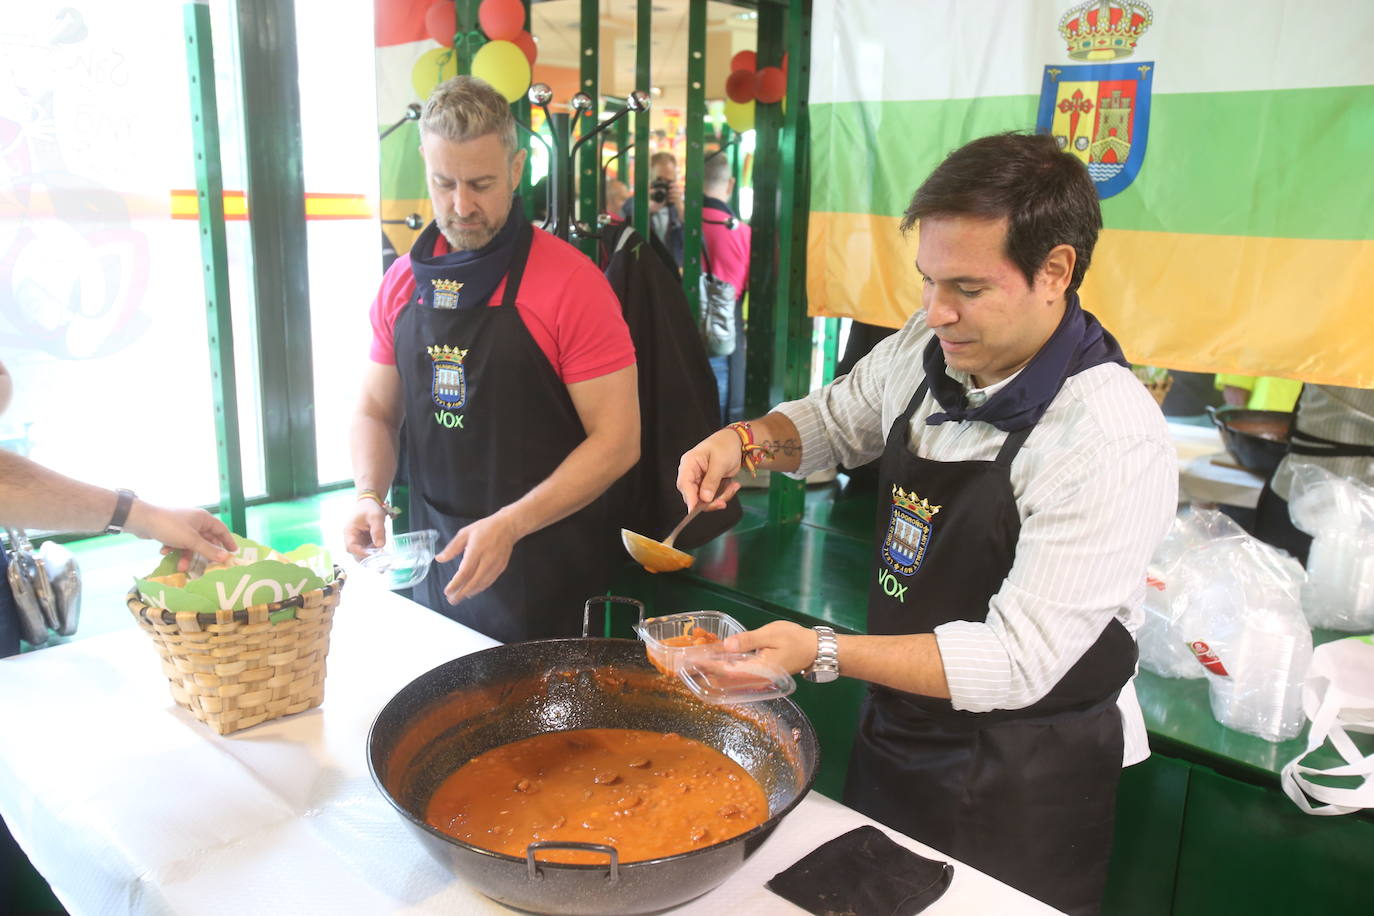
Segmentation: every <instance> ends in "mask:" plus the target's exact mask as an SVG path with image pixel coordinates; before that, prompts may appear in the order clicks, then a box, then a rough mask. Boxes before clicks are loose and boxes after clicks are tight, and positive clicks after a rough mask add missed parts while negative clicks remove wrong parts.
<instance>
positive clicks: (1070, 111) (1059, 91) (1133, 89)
mask: <svg viewBox="0 0 1374 916" xmlns="http://www.w3.org/2000/svg"><path fill="white" fill-rule="evenodd" d="M1153 21H1154V14H1153V12H1152V11H1151V10H1150V7H1149V6H1148V5H1146V4H1145V3H1142V2H1139V0H1089V2H1087V3H1081V4H1079V5H1078V6H1075V7H1073V8H1072V9H1070V10H1069V11H1068V12H1066V13H1065V14H1064V15H1063V16H1062V17H1061V18H1060V20H1059V34H1060V35H1061V36H1062V37H1063V38H1064V40H1065V41H1066V42H1067V43H1068V55H1069V57H1070V58H1072V59H1074V60H1083V61H1090V62H1091V63H1088V64H1086V65H1083V66H1068V65H1065V66H1053V65H1050V66H1047V67H1045V75H1044V79H1043V81H1042V82H1041V89H1040V110H1039V115H1038V117H1037V118H1036V124H1035V129H1036V131H1037V132H1039V133H1042V134H1049V135H1050V136H1052V137H1054V139H1055V141H1056V142H1058V144H1059V148H1060V149H1062V150H1064V151H1065V152H1069V153H1073V154H1074V155H1075V156H1077V157H1078V158H1079V159H1082V160H1083V162H1084V164H1085V165H1087V167H1088V174H1089V175H1091V176H1092V179H1093V183H1094V184H1095V185H1096V186H1097V196H1098V197H1099V198H1103V199H1105V198H1108V197H1111V196H1112V195H1114V194H1119V193H1120V192H1121V191H1124V190H1125V189H1126V187H1127V185H1129V184H1130V183H1131V182H1132V181H1134V180H1135V176H1136V175H1137V174H1139V172H1140V166H1141V163H1142V162H1143V160H1144V158H1145V140H1146V138H1147V137H1148V135H1149V127H1150V87H1151V85H1152V83H1153V74H1154V68H1155V65H1154V63H1153V62H1148V63H1146V62H1142V63H1125V64H1117V63H1112V64H1109V63H1105V61H1114V60H1120V59H1121V58H1123V57H1129V56H1131V54H1132V53H1134V51H1135V46H1136V41H1137V40H1138V39H1139V38H1140V36H1141V35H1142V34H1143V33H1144V32H1145V30H1146V29H1147V28H1149V27H1150V23H1151V22H1153Z"/></svg>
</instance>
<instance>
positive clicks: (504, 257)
mask: <svg viewBox="0 0 1374 916" xmlns="http://www.w3.org/2000/svg"><path fill="white" fill-rule="evenodd" d="M420 155H421V157H422V158H423V159H424V163H425V178H426V183H427V186H428V191H429V198H430V202H431V204H432V205H433V208H434V220H433V222H431V223H430V224H429V226H427V227H426V228H425V229H424V231H423V232H421V234H420V236H419V238H418V239H417V240H416V242H415V244H414V247H412V248H411V251H410V253H409V254H408V255H405V256H403V257H400V258H398V259H397V260H396V262H395V263H394V264H393V265H392V267H391V269H390V270H388V271H387V273H386V276H385V278H384V279H383V280H382V285H381V289H380V290H379V292H378V294H377V298H376V300H375V301H374V303H373V306H372V311H371V318H372V328H373V341H372V348H371V354H370V355H371V361H370V362H369V363H368V365H367V367H366V369H365V370H364V374H363V378H362V394H361V398H360V400H359V404H358V408H357V410H356V412H355V414H354V421H353V430H352V454H353V472H354V480H355V483H356V484H357V487H358V500H357V505H356V509H355V512H354V514H353V516H352V518H351V519H350V520H349V522H348V524H347V526H346V528H345V531H344V537H345V543H346V544H347V546H348V549H349V551H350V552H351V553H353V554H354V555H355V556H358V557H364V556H366V555H367V554H368V553H369V552H370V551H372V550H375V549H377V548H381V547H384V546H385V544H386V537H387V535H386V521H387V516H388V514H391V513H394V512H395V510H394V509H392V507H391V506H390V505H389V504H388V503H387V496H386V494H387V491H388V489H389V488H390V487H391V484H392V480H393V477H394V475H395V472H396V465H397V452H398V444H399V439H400V436H401V435H405V437H406V445H407V448H406V453H407V455H408V472H409V476H408V481H409V484H410V493H409V495H410V520H409V523H410V527H411V528H412V530H418V529H424V528H434V529H437V530H438V531H439V533H440V536H441V542H443V543H445V544H446V546H445V547H444V548H443V550H441V551H440V553H439V554H438V556H437V557H436V558H435V561H436V566H437V568H436V569H434V570H432V571H431V573H430V575H428V576H427V577H426V579H425V580H424V581H423V582H422V583H420V585H418V586H416V589H415V597H416V600H418V601H420V602H421V603H423V604H425V605H426V606H428V607H430V608H432V609H434V610H437V611H440V612H442V613H444V614H446V615H447V616H450V617H452V618H453V619H455V620H458V621H459V622H461V623H464V624H466V625H468V626H471V627H473V628H474V629H476V630H479V631H481V632H483V633H485V634H487V635H488V636H491V637H492V638H494V639H499V640H501V641H503V642H513V641H519V640H524V639H539V638H547V637H555V636H574V635H577V634H578V633H580V631H581V610H582V602H583V601H584V600H585V599H586V598H587V597H589V596H591V595H596V594H599V593H601V592H603V591H604V590H605V588H606V586H607V585H608V584H609V583H608V579H609V572H610V562H611V559H612V557H614V556H617V555H618V554H617V551H616V550H615V548H614V544H615V537H616V531H615V529H614V527H613V526H612V523H611V517H610V514H609V511H608V506H607V504H606V499H605V495H604V494H605V492H606V490H607V488H608V487H610V485H611V484H612V483H614V482H615V481H616V480H617V479H618V478H619V477H620V476H621V475H622V474H624V473H625V472H626V471H627V470H629V469H630V468H631V467H632V466H633V465H634V464H635V462H636V461H637V460H638V458H639V398H638V381H637V375H636V365H635V353H634V347H633V345H632V343H631V341H630V333H629V329H628V328H627V327H626V325H625V321H624V318H623V317H622V315H621V308H620V303H619V302H618V301H617V300H616V297H615V295H614V293H612V291H611V288H610V286H609V285H608V284H607V282H606V279H605V278H604V277H603V276H602V275H601V272H600V271H599V270H598V269H597V266H596V265H595V264H594V263H592V262H591V261H590V260H589V259H587V258H586V257H585V256H583V255H582V254H581V253H580V252H578V251H577V250H576V249H575V248H573V247H572V246H571V245H569V244H567V243H566V242H563V241H561V240H559V239H557V238H554V237H553V236H552V235H550V234H548V233H546V232H543V231H541V230H538V229H535V228H533V227H532V226H531V225H530V224H529V222H528V221H526V220H525V219H524V218H523V215H522V214H523V204H522V203H521V202H520V200H519V198H518V197H517V196H516V194H515V191H516V188H517V187H518V186H519V184H520V176H521V173H522V172H523V170H524V167H525V151H524V150H521V149H519V148H518V147H517V146H516V138H515V119H514V118H513V117H512V115H511V111H510V106H509V105H508V104H507V102H506V100H505V99H504V98H503V97H502V96H501V95H500V94H499V93H497V92H496V90H495V89H493V88H492V87H491V86H489V85H488V84H487V83H485V82H483V81H482V80H479V79H476V78H473V77H466V76H459V77H455V78H454V79H451V80H449V81H447V82H445V83H443V84H441V85H440V86H439V87H438V88H437V89H435V91H434V94H433V95H432V96H431V97H430V99H429V101H428V103H427V104H426V106H425V110H424V113H423V114H422V116H421V119H420ZM403 419H404V420H405V421H406V422H405V423H404V426H403V425H402V420H403Z"/></svg>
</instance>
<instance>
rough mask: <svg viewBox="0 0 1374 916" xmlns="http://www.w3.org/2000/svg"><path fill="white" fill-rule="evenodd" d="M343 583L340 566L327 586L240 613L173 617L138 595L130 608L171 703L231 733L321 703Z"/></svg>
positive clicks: (135, 593)
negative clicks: (281, 615) (149, 642)
mask: <svg viewBox="0 0 1374 916" xmlns="http://www.w3.org/2000/svg"><path fill="white" fill-rule="evenodd" d="M344 578H345V577H344V573H343V571H342V570H340V569H338V568H337V567H335V570H334V582H333V583H332V584H330V585H327V586H325V587H324V588H321V589H316V590H315V591H310V592H305V593H303V594H300V595H297V596H296V597H294V598H289V599H287V600H285V601H278V602H274V603H272V604H256V605H253V606H252V607H250V608H247V609H246V610H242V611H217V612H216V613H213V614H192V613H180V614H176V613H173V612H171V611H165V610H162V609H161V608H155V607H150V606H148V605H147V604H145V603H144V602H143V600H142V598H140V597H139V594H138V590H137V589H134V590H132V591H130V592H129V600H128V604H129V610H130V612H132V613H133V615H134V618H135V619H136V620H137V621H138V625H139V626H140V627H142V628H143V631H144V632H145V633H147V634H148V635H149V636H151V637H152V638H153V643H154V644H155V645H156V646H157V651H158V654H159V655H161V656H162V672H163V673H164V674H166V675H167V681H168V683H169V684H170V686H171V688H172V699H174V700H175V701H176V702H177V704H178V705H180V706H182V707H183V708H185V709H186V710H187V711H188V712H190V713H191V715H193V716H195V717H196V718H197V719H199V720H200V721H202V722H204V723H205V724H207V725H209V726H210V727H211V728H213V729H214V730H215V731H216V732H218V733H219V734H221V735H227V734H229V733H231V732H236V731H239V730H240V729H245V728H249V727H251V726H254V725H258V724H259V723H262V722H267V721H269V720H271V719H276V718H278V717H280V716H289V715H291V714H292V713H297V712H304V711H305V710H307V709H311V708H313V707H315V706H319V705H320V703H321V702H323V700H324V674H325V667H324V659H325V656H326V655H327V654H328V653H329V627H330V624H331V623H332V622H333V620H334V608H336V607H337V606H338V604H339V594H340V592H342V591H343V586H344ZM291 607H294V608H295V609H296V616H295V618H294V619H289V620H283V621H281V622H280V623H272V621H271V619H270V618H271V615H272V614H274V613H276V612H277V611H281V610H284V609H286V608H291Z"/></svg>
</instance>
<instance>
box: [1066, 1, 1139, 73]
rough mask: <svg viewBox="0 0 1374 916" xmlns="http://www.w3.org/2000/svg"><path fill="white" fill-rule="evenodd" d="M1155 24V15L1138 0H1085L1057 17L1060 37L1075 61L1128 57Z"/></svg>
mask: <svg viewBox="0 0 1374 916" xmlns="http://www.w3.org/2000/svg"><path fill="white" fill-rule="evenodd" d="M1153 21H1154V11H1153V10H1151V9H1150V7H1149V5H1148V4H1146V3H1142V2H1140V0H1088V2H1087V3H1080V4H1078V5H1077V6H1075V7H1072V8H1071V9H1069V11H1068V12H1066V13H1065V14H1064V15H1063V16H1061V17H1059V34H1060V35H1062V36H1063V38H1064V40H1065V41H1066V42H1068V44H1069V57H1071V58H1073V59H1074V60H1116V59H1117V58H1120V57H1129V56H1130V55H1131V53H1132V52H1134V51H1135V43H1136V42H1137V41H1138V40H1139V39H1140V36H1141V35H1143V34H1145V30H1146V29H1148V28H1149V27H1150V23H1152V22H1153Z"/></svg>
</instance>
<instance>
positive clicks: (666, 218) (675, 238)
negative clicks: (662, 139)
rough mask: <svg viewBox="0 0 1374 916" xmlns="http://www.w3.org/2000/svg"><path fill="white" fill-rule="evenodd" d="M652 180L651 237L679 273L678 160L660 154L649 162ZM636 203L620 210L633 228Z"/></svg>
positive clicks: (631, 201)
mask: <svg viewBox="0 0 1374 916" xmlns="http://www.w3.org/2000/svg"><path fill="white" fill-rule="evenodd" d="M649 170H650V171H651V172H652V173H653V180H652V181H651V182H650V184H649V225H650V226H651V227H652V228H653V232H654V235H656V236H658V240H659V241H660V242H662V243H663V244H664V246H665V247H666V248H667V249H668V251H669V253H671V254H672V256H673V264H674V266H676V267H677V269H678V270H682V244H683V242H682V225H683V224H682V219H683V213H684V212H685V211H684V209H683V200H682V183H681V180H680V178H679V175H678V170H677V157H676V156H674V155H673V154H672V153H669V152H665V151H662V150H660V151H659V152H657V153H654V154H653V156H651V157H650V158H649ZM634 212H635V199H634V198H633V197H631V198H630V199H629V200H627V201H625V205H624V206H623V207H622V208H621V216H623V217H624V219H625V222H627V223H630V224H631V225H633V224H634Z"/></svg>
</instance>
